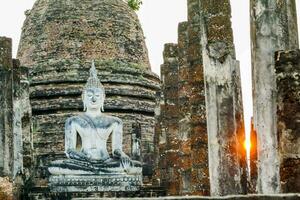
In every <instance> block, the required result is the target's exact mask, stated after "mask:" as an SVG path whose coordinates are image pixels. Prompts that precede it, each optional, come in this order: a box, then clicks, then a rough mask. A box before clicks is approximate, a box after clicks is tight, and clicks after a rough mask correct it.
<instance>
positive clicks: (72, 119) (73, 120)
mask: <svg viewBox="0 0 300 200" xmlns="http://www.w3.org/2000/svg"><path fill="white" fill-rule="evenodd" d="M85 121H86V120H84V119H83V117H82V116H80V115H77V116H72V117H69V118H67V120H66V124H74V123H77V124H83V123H86V122H85Z"/></svg>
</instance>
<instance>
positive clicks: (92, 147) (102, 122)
mask: <svg viewBox="0 0 300 200" xmlns="http://www.w3.org/2000/svg"><path fill="white" fill-rule="evenodd" d="M82 99H83V105H84V111H85V112H84V113H83V114H80V115H77V116H73V117H70V118H68V119H67V120H66V123H65V154H66V156H67V158H68V159H66V160H58V161H54V162H52V163H51V164H50V166H49V167H48V170H49V172H50V173H51V174H52V175H100V174H112V173H113V174H141V172H142V168H141V163H140V162H138V161H133V160H131V159H130V158H129V157H128V156H127V155H126V154H125V153H124V152H123V150H122V132H123V125H122V120H121V119H119V118H117V117H113V116H109V115H106V114H104V113H103V107H104V106H103V105H104V99H105V91H104V87H103V86H102V84H101V82H100V80H99V79H98V77H97V70H96V68H95V64H94V62H93V63H92V67H91V69H90V77H89V78H88V80H87V83H86V85H85V88H84V90H83V93H82ZM77 135H79V137H80V139H81V149H80V150H77V149H76V145H77V137H78V136H77ZM110 136H111V149H112V154H111V155H110V154H109V153H108V150H107V140H108V139H109V137H110Z"/></svg>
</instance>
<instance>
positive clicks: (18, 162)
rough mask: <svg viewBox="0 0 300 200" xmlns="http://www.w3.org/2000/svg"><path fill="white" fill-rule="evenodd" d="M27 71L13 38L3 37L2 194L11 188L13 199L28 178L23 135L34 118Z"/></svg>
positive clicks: (0, 54)
mask: <svg viewBox="0 0 300 200" xmlns="http://www.w3.org/2000/svg"><path fill="white" fill-rule="evenodd" d="M26 71H27V70H26V69H25V68H21V67H20V63H19V61H18V60H15V59H12V41H11V39H9V38H5V37H0V76H1V77H0V105H1V113H0V142H1V145H0V176H2V178H1V182H2V183H1V186H0V193H2V192H3V191H10V194H9V196H11V198H12V197H14V198H18V196H19V195H20V193H21V189H22V186H23V181H24V179H23V178H25V180H26V178H28V177H26V176H23V175H25V174H24V170H23V160H24V159H23V155H24V154H26V152H24V151H23V134H24V135H26V134H28V133H30V128H27V129H26V128H25V127H28V126H30V123H29V122H30V117H31V107H30V105H29V85H28V81H27V77H26ZM25 115H26V116H27V118H26V117H25ZM25 118H26V120H25ZM1 187H6V188H1ZM7 187H9V188H11V189H9V190H8V188H7ZM7 198H8V197H7Z"/></svg>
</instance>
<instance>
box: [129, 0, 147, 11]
mask: <svg viewBox="0 0 300 200" xmlns="http://www.w3.org/2000/svg"><path fill="white" fill-rule="evenodd" d="M127 3H128V6H129V7H130V8H132V9H133V10H134V11H137V10H139V9H140V7H141V5H142V4H143V2H142V0H127Z"/></svg>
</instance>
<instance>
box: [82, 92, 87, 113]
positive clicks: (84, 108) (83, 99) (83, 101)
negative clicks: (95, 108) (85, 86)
mask: <svg viewBox="0 0 300 200" xmlns="http://www.w3.org/2000/svg"><path fill="white" fill-rule="evenodd" d="M81 98H82V103H83V111H86V109H87V108H86V104H85V91H83V92H82V94H81Z"/></svg>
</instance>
